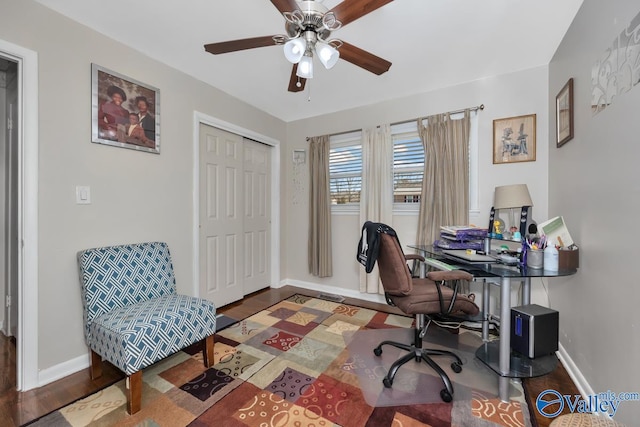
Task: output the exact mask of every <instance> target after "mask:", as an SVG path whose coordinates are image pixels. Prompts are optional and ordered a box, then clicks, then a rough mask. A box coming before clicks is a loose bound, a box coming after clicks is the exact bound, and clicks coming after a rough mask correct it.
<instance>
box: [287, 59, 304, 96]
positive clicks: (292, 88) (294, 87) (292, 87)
mask: <svg viewBox="0 0 640 427" xmlns="http://www.w3.org/2000/svg"><path fill="white" fill-rule="evenodd" d="M296 71H298V64H293V68H292V69H291V78H290V79H289V92H302V91H303V90H304V85H305V84H306V83H307V79H303V78H302V77H298V76H297V75H296ZM298 82H300V86H298Z"/></svg>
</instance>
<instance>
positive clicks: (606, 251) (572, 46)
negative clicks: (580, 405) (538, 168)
mask: <svg viewBox="0 0 640 427" xmlns="http://www.w3.org/2000/svg"><path fill="white" fill-rule="evenodd" d="M639 13H640V4H639V3H638V1H637V0H612V1H607V2H603V1H598V0H585V2H584V4H583V5H582V8H581V9H580V11H579V12H578V14H577V15H576V18H575V19H574V22H573V23H572V25H571V27H570V28H569V30H568V32H567V34H566V35H565V37H564V39H563V41H562V43H561V45H560V47H559V48H558V51H557V52H556V54H555V56H554V58H553V60H552V62H551V64H550V66H549V75H550V77H549V108H555V104H554V103H555V96H556V94H557V93H558V92H559V91H560V89H561V88H562V87H563V86H564V84H565V83H566V82H567V80H568V79H569V78H570V77H573V79H574V108H575V110H574V112H575V136H574V138H573V140H571V141H569V142H568V143H567V144H566V145H564V146H563V147H561V148H559V149H556V148H552V149H551V151H550V156H549V213H550V214H553V215H560V214H561V215H563V216H564V218H565V220H566V221H567V223H568V224H569V225H570V227H571V232H572V237H573V238H574V240H575V241H576V242H578V243H579V244H580V269H579V271H578V274H577V275H576V276H573V277H571V278H567V279H563V280H558V281H556V283H554V284H553V285H551V286H550V287H549V291H550V293H551V301H552V303H553V305H554V308H556V309H557V310H559V312H560V343H561V345H562V346H563V347H564V348H565V349H566V351H567V352H568V353H569V354H570V355H571V358H572V359H573V361H574V362H575V364H576V365H577V368H578V369H579V371H580V372H581V373H582V375H583V377H581V378H579V381H581V382H582V383H583V384H584V385H585V387H584V388H585V391H586V392H587V393H593V392H596V393H600V392H606V391H607V390H611V391H613V392H640V390H639V388H640V387H639V385H640V369H638V365H637V363H635V362H631V361H635V360H638V357H639V356H640V332H639V330H638V320H637V311H638V309H637V303H638V300H639V299H640V291H639V289H640V288H639V287H638V280H637V272H636V270H635V267H636V265H637V263H638V253H639V252H640V251H638V244H637V242H638V233H639V232H638V227H637V224H636V223H637V222H638V214H637V212H638V210H639V209H640V186H639V185H638V157H639V156H640V144H639V143H638V135H640V120H638V106H639V105H640V85H638V84H636V85H635V86H634V87H633V88H632V89H631V90H630V91H628V92H626V93H622V94H619V95H618V96H616V97H615V98H614V101H613V103H612V104H611V105H610V106H609V107H607V108H606V109H605V110H604V111H602V112H600V113H599V114H597V115H595V116H594V115H593V114H592V112H591V70H592V67H593V65H594V64H595V62H596V61H597V60H598V59H600V58H601V57H603V55H604V53H605V51H606V50H607V49H609V48H611V46H612V45H613V41H614V39H615V38H616V37H617V35H618V34H620V32H621V31H622V30H624V29H625V28H626V27H627V25H629V24H630V23H631V20H632V19H633V18H634V17H635V16H637V15H638V14H639ZM635 25H638V21H637V20H636V22H635ZM636 54H637V53H636ZM637 70H638V69H637V63H636V64H635V71H636V72H637ZM554 132H555V127H554V126H550V127H549V138H552V137H553V135H554ZM589 385H590V387H589ZM639 418H640V402H624V403H622V404H621V406H620V410H619V412H618V414H617V415H616V417H615V420H616V421H619V422H622V423H625V424H626V425H629V426H632V425H638V419H639Z"/></svg>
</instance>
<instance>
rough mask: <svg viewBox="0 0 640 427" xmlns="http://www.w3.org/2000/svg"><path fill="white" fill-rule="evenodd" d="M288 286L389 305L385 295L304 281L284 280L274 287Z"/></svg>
mask: <svg viewBox="0 0 640 427" xmlns="http://www.w3.org/2000/svg"><path fill="white" fill-rule="evenodd" d="M287 285H291V286H297V287H298V288H304V289H309V290H312V291H317V292H326V293H329V294H336V295H341V296H343V297H348V298H358V299H361V300H365V301H369V302H377V303H380V304H386V303H387V301H386V300H385V299H384V295H379V294H366V293H363V292H360V291H355V290H353V289H344V288H338V287H336V286H328V285H320V284H318V283H313V282H305V281H302V280H292V279H284V280H281V281H280V284H279V285H278V286H273V287H274V288H281V287H283V286H287Z"/></svg>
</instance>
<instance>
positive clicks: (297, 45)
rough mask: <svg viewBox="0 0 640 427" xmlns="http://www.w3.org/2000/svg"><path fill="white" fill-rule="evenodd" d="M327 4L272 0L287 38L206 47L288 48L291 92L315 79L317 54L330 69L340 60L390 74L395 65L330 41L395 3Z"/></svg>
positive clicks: (351, 1) (353, 1) (355, 0)
mask: <svg viewBox="0 0 640 427" xmlns="http://www.w3.org/2000/svg"><path fill="white" fill-rule="evenodd" d="M322 1H323V0H301V1H297V0H271V3H273V5H274V6H275V7H276V8H277V9H278V10H279V11H280V13H282V16H283V17H284V19H285V21H286V22H285V30H286V35H282V34H278V35H274V36H263V37H253V38H248V39H239V40H231V41H226V42H220V43H209V44H206V45H204V48H205V50H206V51H207V52H209V53H212V54H214V55H218V54H221V53H229V52H236V51H239V50H246V49H254V48H258V47H265V46H273V45H284V54H285V57H286V58H287V60H289V62H291V63H292V64H293V69H292V70H291V78H290V80H289V92H300V91H302V90H304V86H305V83H306V81H307V79H309V78H312V77H313V61H312V58H313V54H314V52H315V54H316V55H317V57H318V59H319V60H320V62H321V63H322V65H324V67H325V68H327V69H329V68H331V67H333V66H334V65H335V63H336V62H337V61H338V59H339V58H342V59H344V60H345V61H347V62H350V63H352V64H354V65H357V66H358V67H361V68H364V69H365V70H367V71H370V72H372V73H374V74H377V75H380V74H382V73H384V72H386V71H388V70H389V67H391V62H389V61H387V60H385V59H383V58H380V57H379V56H376V55H374V54H372V53H369V52H367V51H365V50H362V49H360V48H358V47H356V46H354V45H352V44H349V43H347V42H344V41H342V40H339V39H329V37H330V35H331V33H332V32H333V31H336V30H338V29H339V28H341V27H342V26H344V25H347V24H349V23H351V22H353V21H355V20H356V19H358V18H361V17H362V16H364V15H366V14H368V13H370V12H373V11H374V10H376V9H378V8H380V7H382V6H384V5H385V4H387V3H390V2H392V1H393V0H343V1H342V3H339V4H338V5H336V6H335V7H334V8H332V9H331V10H329V9H328V8H327V7H326V6H324V5H323V4H322Z"/></svg>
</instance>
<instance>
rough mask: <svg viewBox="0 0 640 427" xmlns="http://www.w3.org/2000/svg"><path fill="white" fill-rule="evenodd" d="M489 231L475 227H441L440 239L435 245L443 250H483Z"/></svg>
mask: <svg viewBox="0 0 640 427" xmlns="http://www.w3.org/2000/svg"><path fill="white" fill-rule="evenodd" d="M485 237H487V229H486V228H480V227H476V226H474V225H443V226H441V227H440V239H437V240H436V241H435V242H433V245H434V246H436V247H438V248H442V249H475V250H479V251H481V250H483V248H484V239H485Z"/></svg>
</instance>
